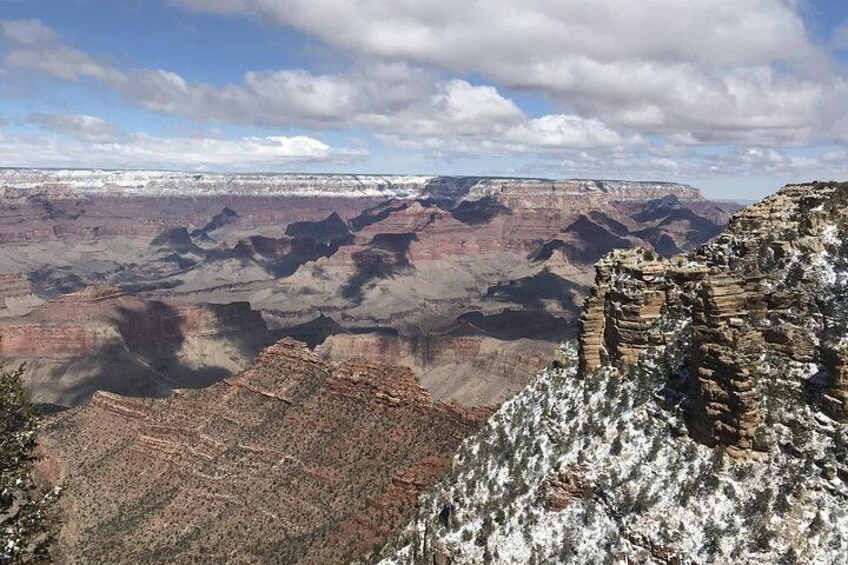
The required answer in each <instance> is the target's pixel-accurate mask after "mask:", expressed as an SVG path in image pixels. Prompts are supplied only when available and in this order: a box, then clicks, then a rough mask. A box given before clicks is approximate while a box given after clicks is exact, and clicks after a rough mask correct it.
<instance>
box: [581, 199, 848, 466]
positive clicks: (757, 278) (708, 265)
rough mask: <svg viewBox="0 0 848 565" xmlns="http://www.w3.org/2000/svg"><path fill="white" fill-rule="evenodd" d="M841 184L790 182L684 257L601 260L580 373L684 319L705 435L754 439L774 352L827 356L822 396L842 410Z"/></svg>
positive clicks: (798, 357) (814, 358)
mask: <svg viewBox="0 0 848 565" xmlns="http://www.w3.org/2000/svg"><path fill="white" fill-rule="evenodd" d="M845 191H846V188H845V186H844V185H833V184H822V185H808V186H789V187H786V188H784V189H783V190H781V191H780V192H779V193H777V194H776V195H774V196H773V197H769V198H767V199H765V200H764V201H763V202H762V203H760V204H757V205H754V206H751V207H749V208H747V209H746V210H744V211H743V212H741V213H740V214H738V215H737V216H736V217H734V218H733V220H732V221H731V222H730V224H729V226H728V229H727V232H726V233H725V234H723V235H722V236H721V237H719V238H718V239H717V240H716V241H714V242H712V243H710V244H708V245H706V246H704V247H702V248H700V249H697V250H696V251H693V252H692V253H690V254H688V255H686V256H681V257H678V258H674V259H671V260H665V259H659V258H658V257H656V256H655V255H653V254H652V253H651V252H650V251H644V250H629V251H619V252H614V253H612V254H611V255H609V256H607V257H606V258H604V260H602V261H601V262H599V264H598V265H597V267H596V270H597V275H596V285H595V287H594V289H593V290H592V293H591V294H590V297H589V299H587V301H586V305H585V308H584V312H583V315H582V317H581V335H580V345H581V347H580V367H581V371H582V372H583V373H585V372H586V371H588V370H591V369H596V368H598V367H601V366H602V365H603V364H604V363H605V362H609V363H611V364H612V365H613V366H615V367H617V368H619V369H626V368H627V367H628V366H630V365H632V364H633V363H635V362H636V361H637V360H638V359H639V357H640V355H641V354H642V353H643V352H645V351H649V350H652V349H655V348H656V347H658V346H663V345H665V344H666V343H667V342H668V339H669V336H671V335H673V334H674V332H673V331H671V330H673V327H672V326H673V325H674V324H685V325H686V326H687V327H688V328H690V329H689V330H688V331H690V332H691V353H690V359H691V365H690V372H691V376H692V379H693V382H694V383H696V385H697V387H696V391H695V394H694V395H693V398H692V400H693V407H692V410H693V411H695V412H696V413H698V414H699V417H700V419H701V420H702V422H701V424H702V427H703V428H705V429H703V430H701V431H706V433H707V435H708V439H709V441H712V442H716V443H719V444H722V445H727V446H730V447H731V448H733V449H732V452H733V453H737V452H738V451H737V450H749V449H752V448H753V447H754V442H755V437H754V436H755V434H756V432H757V430H758V429H759V428H761V426H762V425H763V415H762V413H761V412H762V410H761V406H762V405H763V403H764V402H765V396H766V391H765V387H766V386H767V385H766V383H762V382H759V381H760V379H761V378H762V379H765V378H768V377H765V376H761V375H760V373H761V372H762V371H761V369H760V365H761V364H762V362H763V360H764V359H765V358H766V357H768V358H769V359H773V360H774V361H773V362H775V363H778V364H780V363H792V362H794V363H810V362H818V363H819V364H821V365H822V366H826V372H827V374H828V375H829V376H828V380H827V387H826V390H825V391H824V397H823V398H824V403H825V405H826V407H827V408H828V409H829V410H830V411H831V413H834V414H839V413H844V408H843V406H845V404H844V399H845V390H846V389H845V384H844V382H845V381H844V378H843V376H842V375H843V373H842V372H841V367H842V361H841V359H842V355H841V354H840V353H839V349H838V347H836V348H834V346H833V344H832V339H828V337H827V335H825V334H828V333H829V331H828V328H831V327H833V326H835V325H839V324H841V322H840V321H839V320H838V315H841V310H840V304H839V302H840V300H839V292H840V291H839V286H838V285H839V284H842V283H841V282H840V281H839V280H838V279H839V277H838V276H837V275H836V274H834V269H838V268H839V266H840V265H841V261H842V258H841V256H840V253H841V249H840V247H839V245H841V244H840V242H841V235H840V232H839V231H838V230H840V229H841V228H840V226H841V225H842V224H843V221H844V219H843V211H842V209H841V205H840V203H841V201H842V199H843V198H845V196H844V193H845ZM828 310H830V311H832V313H831V315H828V312H827V311H828ZM834 314H836V315H837V316H834ZM808 384H809V383H807V384H805V383H797V386H798V387H799V388H803V387H805V386H807V385H808Z"/></svg>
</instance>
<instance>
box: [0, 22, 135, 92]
mask: <svg viewBox="0 0 848 565" xmlns="http://www.w3.org/2000/svg"><path fill="white" fill-rule="evenodd" d="M0 36H2V38H3V39H4V40H5V41H6V43H8V44H9V46H10V48H9V50H8V51H7V53H6V55H5V57H4V60H3V63H4V64H5V65H6V66H9V67H20V68H31V69H36V70H39V71H41V72H43V73H45V74H48V75H50V76H53V77H55V78H58V79H62V80H71V81H76V80H79V79H81V78H91V79H95V80H99V81H103V82H106V83H108V84H112V85H117V84H120V83H121V82H123V81H124V78H125V77H124V75H123V73H121V72H119V71H117V70H115V69H113V68H111V67H109V66H108V65H105V64H103V63H101V62H99V61H97V60H95V59H94V58H93V57H91V56H89V55H87V54H86V53H83V52H82V51H79V50H78V49H74V48H73V47H70V46H68V45H67V44H65V43H64V42H62V41H61V39H60V38H59V36H58V35H56V33H55V32H54V31H53V30H52V29H51V28H49V27H47V26H45V25H44V24H43V23H41V22H40V21H38V20H7V21H3V22H0Z"/></svg>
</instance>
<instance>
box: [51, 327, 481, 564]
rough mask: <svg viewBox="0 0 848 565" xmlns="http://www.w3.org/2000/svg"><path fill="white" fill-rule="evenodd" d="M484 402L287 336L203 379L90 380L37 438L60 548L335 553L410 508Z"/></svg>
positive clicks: (349, 551)
mask: <svg viewBox="0 0 848 565" xmlns="http://www.w3.org/2000/svg"><path fill="white" fill-rule="evenodd" d="M488 414H489V412H488V411H486V410H482V409H470V408H463V407H461V406H459V405H455V404H445V403H442V402H439V401H436V400H434V399H433V398H432V397H431V396H430V395H429V394H428V393H427V391H426V390H424V389H423V388H422V387H421V386H420V385H419V384H418V383H417V381H416V380H415V377H414V376H413V374H412V373H411V372H410V371H409V370H408V369H403V368H398V367H388V366H378V365H372V364H367V363H362V362H348V363H342V364H340V365H336V364H331V363H326V362H324V361H322V360H321V359H320V358H318V357H317V356H315V355H313V354H312V353H310V352H309V351H308V350H307V349H306V348H305V346H303V345H302V344H298V343H296V342H293V341H290V340H284V341H281V342H279V343H277V344H275V345H273V346H271V347H269V348H268V349H266V350H265V351H264V352H263V353H262V354H261V355H260V356H259V357H258V358H257V359H256V361H255V362H254V363H253V365H252V366H251V367H250V368H249V369H248V370H246V371H244V372H243V373H241V374H239V375H237V376H235V377H232V378H229V379H226V380H225V381H223V382H220V383H217V384H215V385H213V386H211V387H209V388H206V389H204V390H198V391H177V392H175V393H174V395H173V396H172V397H170V398H168V399H160V400H150V399H146V400H143V399H133V398H126V397H122V396H118V395H114V394H109V393H97V394H96V395H95V396H94V398H93V399H92V402H91V404H89V405H88V406H84V407H79V408H76V409H73V410H70V411H66V412H63V413H61V414H58V415H56V416H54V417H52V418H51V419H50V420H49V421H48V422H47V429H46V431H45V433H44V437H43V448H44V450H45V451H46V453H48V454H49V457H50V460H51V462H52V464H53V465H54V466H55V467H56V468H58V469H59V471H60V472H59V476H60V478H59V481H60V483H61V484H63V486H64V487H65V494H64V495H63V498H62V504H63V508H64V511H65V513H66V516H67V521H66V522H65V525H64V528H63V530H62V533H61V535H60V537H59V550H60V557H61V558H62V559H64V560H66V561H71V562H99V561H103V560H104V559H106V560H108V561H110V562H112V563H139V562H151V561H158V562H162V561H169V562H188V561H202V562H207V563H209V562H229V561H231V560H232V557H233V555H238V559H239V561H240V562H282V563H322V564H323V563H348V562H350V560H352V559H354V558H356V557H358V556H361V555H363V554H364V553H365V552H366V551H368V550H370V549H371V548H372V547H373V545H374V544H379V543H381V542H383V541H384V540H385V539H387V537H388V536H390V535H391V534H393V533H395V532H396V531H397V529H398V528H399V527H400V526H401V525H402V524H403V523H404V522H406V521H407V520H408V519H409V517H410V516H411V514H412V512H413V511H414V509H415V501H416V500H417V497H418V496H419V495H420V494H421V493H422V492H423V491H424V490H426V489H427V488H429V487H430V486H431V485H433V484H434V483H435V482H436V481H437V480H438V479H439V478H440V476H441V475H442V474H443V473H444V472H445V470H446V469H447V467H448V462H449V460H450V457H451V455H452V453H453V451H454V450H455V449H456V448H457V446H458V445H459V443H460V442H461V441H462V439H464V438H465V437H466V436H467V435H468V434H470V433H471V432H472V431H473V430H475V429H476V428H477V427H478V426H479V425H480V423H482V421H483V420H484V418H485V417H486V416H487V415H488ZM139 469H144V473H143V474H141V475H140V474H139V472H138V470H139ZM163 524H167V525H168V527H167V528H163ZM177 525H179V526H177Z"/></svg>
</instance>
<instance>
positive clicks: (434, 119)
mask: <svg viewBox="0 0 848 565" xmlns="http://www.w3.org/2000/svg"><path fill="white" fill-rule="evenodd" d="M8 27H10V29H12V30H13V31H12V32H5V33H6V36H7V38H9V39H10V40H11V41H13V42H15V44H16V45H17V46H18V47H20V48H23V47H28V46H29V45H30V44H32V43H38V42H35V41H30V39H28V38H30V37H32V36H39V37H41V38H42V39H43V41H44V42H45V43H46V45H41V44H40V43H39V47H38V49H39V50H40V52H39V53H38V55H37V57H35V58H33V59H32V60H30V59H27V58H24V57H19V58H16V59H14V60H13V61H12V62H11V63H9V61H8V57H7V63H9V64H14V65H18V66H29V67H30V68H34V69H36V70H40V71H42V72H46V73H48V74H50V75H51V76H54V77H56V78H58V79H64V80H74V79H76V78H77V77H79V76H83V75H84V76H88V77H91V78H99V80H101V81H103V82H105V83H107V84H109V85H111V86H113V87H115V88H117V89H118V90H119V91H120V92H121V93H122V94H123V95H124V96H125V97H126V98H127V99H128V100H130V101H131V102H132V103H134V104H136V105H138V106H141V107H144V108H147V109H149V110H151V111H154V112H159V113H163V114H170V115H176V116H182V117H188V118H192V119H196V120H203V121H207V120H218V121H225V122H230V123H236V124H251V125H260V126H266V127H268V126H271V127H283V128H287V127H292V126H305V127H311V128H320V129H344V128H350V127H354V126H361V127H364V128H366V129H368V130H370V131H371V132H373V133H374V134H375V135H376V136H377V137H378V138H379V139H382V140H384V141H386V142H387V143H390V144H392V145H394V146H398V147H407V148H420V149H427V150H429V151H431V152H433V153H448V152H450V153H454V154H462V155H472V154H478V155H479V154H505V153H515V152H523V151H528V150H535V149H538V150H555V149H557V148H573V147H584V148H590V147H605V146H610V145H616V144H621V143H623V142H624V141H625V138H624V137H623V136H621V135H620V134H619V133H617V132H616V131H614V130H613V129H611V128H610V127H608V126H606V125H605V124H603V123H602V122H600V121H599V120H597V119H583V118H581V117H579V116H577V115H563V114H557V115H549V116H543V117H541V118H530V117H529V116H527V115H526V114H525V113H524V112H523V111H522V110H521V109H520V108H519V107H518V106H517V105H516V104H515V103H514V102H513V101H512V100H510V99H508V98H506V97H504V96H503V95H501V94H500V93H499V92H498V90H497V89H496V88H494V87H492V86H488V85H472V84H470V83H469V82H467V81H465V80H460V79H452V80H440V79H439V78H438V76H437V75H435V74H434V73H432V72H428V71H425V70H423V69H420V68H417V67H414V66H411V65H409V64H407V63H404V62H368V63H362V64H357V65H354V66H353V67H351V68H350V69H349V70H347V71H345V72H339V73H324V74H317V73H312V72H309V71H306V70H302V69H294V70H281V71H269V72H254V71H251V72H247V73H245V75H244V77H243V81H242V84H238V85H236V84H230V85H226V86H223V87H222V86H213V85H208V84H203V83H197V82H190V81H187V80H185V79H184V78H183V77H182V76H180V75H178V74H177V73H174V72H171V71H167V70H162V69H139V70H131V71H126V72H121V71H118V70H116V69H112V68H111V67H108V66H105V65H103V64H102V63H99V62H97V61H95V60H94V59H93V58H91V57H88V56H87V55H85V54H84V53H81V52H79V51H77V50H75V49H73V48H72V47H69V46H67V45H65V44H64V43H62V42H61V40H60V39H59V38H58V37H57V36H56V34H55V33H54V32H52V30H50V29H49V28H46V27H45V26H43V25H42V24H40V23H37V22H32V21H26V22H13V23H12V25H10V26H8ZM51 49H52V50H53V51H55V52H57V53H59V54H67V53H74V57H73V58H74V59H75V60H83V59H85V60H86V62H87V63H86V65H85V66H82V67H81V66H79V65H78V66H77V67H74V66H73V65H71V66H70V67H67V66H65V67H63V68H64V74H63V73H57V72H52V66H51V65H47V64H45V63H44V59H45V57H44V56H43V53H42V52H41V51H47V50H51ZM54 58H56V57H54ZM63 58H66V59H68V58H69V57H66V56H64V55H63ZM46 59H48V60H49V59H50V57H47V58H46ZM91 66H97V68H98V69H100V70H99V75H96V74H95V73H92V72H88V71H84V70H83V69H88V68H89V67H91ZM32 121H36V120H32ZM37 123H39V125H42V126H44V127H47V128H49V129H52V130H53V131H62V132H64V133H72V134H74V135H78V136H91V137H93V136H100V135H106V134H107V132H103V131H94V130H96V129H97V126H98V125H99V124H96V123H91V122H90V121H87V120H85V118H84V117H82V116H77V117H75V118H74V119H73V120H72V119H71V117H68V116H63V117H54V118H49V117H46V116H39V117H38V119H37Z"/></svg>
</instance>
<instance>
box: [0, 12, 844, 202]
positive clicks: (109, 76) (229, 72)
mask: <svg viewBox="0 0 848 565" xmlns="http://www.w3.org/2000/svg"><path fill="white" fill-rule="evenodd" d="M847 63H848V2H846V1H845V0H640V1H638V2H636V1H629V0H522V1H520V2H519V1H516V0H511V1H509V0H476V1H475V0H463V1H457V0H0V166H6V167H9V166H12V167H83V168H88V167H97V168H133V169H139V168H156V169H178V170H191V171H221V172H227V171H263V172H264V171H267V172H278V171H279V172H286V171H296V172H350V173H382V174H389V173H392V174H444V175H505V176H531V177H545V178H602V179H610V178H623V179H631V180H668V181H679V182H686V183H689V184H692V185H694V186H697V187H699V188H701V189H703V190H704V192H705V193H706V194H707V195H709V196H712V197H716V198H731V199H756V198H759V197H761V196H763V195H765V194H768V193H770V192H774V191H775V190H776V189H777V188H779V187H780V186H782V185H783V184H786V183H789V182H798V181H806V180H816V179H818V180H825V179H840V180H846V179H848V66H846V64H847Z"/></svg>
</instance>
